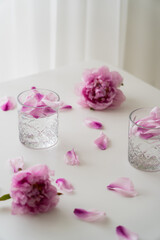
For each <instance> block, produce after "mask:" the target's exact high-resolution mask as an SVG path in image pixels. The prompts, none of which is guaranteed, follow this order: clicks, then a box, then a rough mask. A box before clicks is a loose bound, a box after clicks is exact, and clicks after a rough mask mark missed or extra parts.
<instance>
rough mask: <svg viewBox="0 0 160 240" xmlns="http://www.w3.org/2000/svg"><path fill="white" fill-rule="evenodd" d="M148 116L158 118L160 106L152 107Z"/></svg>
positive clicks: (159, 117)
mask: <svg viewBox="0 0 160 240" xmlns="http://www.w3.org/2000/svg"><path fill="white" fill-rule="evenodd" d="M150 116H151V118H152V119H160V108H159V107H154V108H153V109H152V110H151V112H150Z"/></svg>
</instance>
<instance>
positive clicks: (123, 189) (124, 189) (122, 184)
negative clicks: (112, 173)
mask: <svg viewBox="0 0 160 240" xmlns="http://www.w3.org/2000/svg"><path fill="white" fill-rule="evenodd" d="M107 188H108V190H112V191H115V192H117V193H120V194H121V195H123V196H125V197H135V196H136V195H137V192H136V191H135V190H134V185H133V183H132V181H131V180H130V179H129V178H125V177H121V178H118V179H117V180H116V181H115V182H113V183H111V184H109V185H108V186H107Z"/></svg>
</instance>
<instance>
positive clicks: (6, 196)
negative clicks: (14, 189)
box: [0, 194, 11, 201]
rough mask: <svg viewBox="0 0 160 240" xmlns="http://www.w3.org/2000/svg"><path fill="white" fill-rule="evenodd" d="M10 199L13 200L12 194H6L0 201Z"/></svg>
mask: <svg viewBox="0 0 160 240" xmlns="http://www.w3.org/2000/svg"><path fill="white" fill-rule="evenodd" d="M10 198H11V196H10V194H5V195H3V196H2V197H0V201H5V200H8V199H10Z"/></svg>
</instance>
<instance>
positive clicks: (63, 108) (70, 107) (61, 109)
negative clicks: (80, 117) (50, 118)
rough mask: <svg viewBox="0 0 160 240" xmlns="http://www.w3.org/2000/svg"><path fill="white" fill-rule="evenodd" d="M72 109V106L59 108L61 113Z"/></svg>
mask: <svg viewBox="0 0 160 240" xmlns="http://www.w3.org/2000/svg"><path fill="white" fill-rule="evenodd" d="M70 109H72V106H71V105H63V106H61V107H60V108H59V110H60V111H63V110H70Z"/></svg>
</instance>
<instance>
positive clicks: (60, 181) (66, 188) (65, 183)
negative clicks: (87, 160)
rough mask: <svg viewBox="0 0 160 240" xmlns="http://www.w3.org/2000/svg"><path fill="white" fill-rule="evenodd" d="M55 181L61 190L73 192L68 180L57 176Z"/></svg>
mask: <svg viewBox="0 0 160 240" xmlns="http://www.w3.org/2000/svg"><path fill="white" fill-rule="evenodd" d="M56 183H57V185H58V187H59V188H60V189H61V190H62V191H66V192H73V190H74V188H73V186H72V184H71V183H70V182H68V181H67V180H66V179H65V178H58V179H57V180H56Z"/></svg>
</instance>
